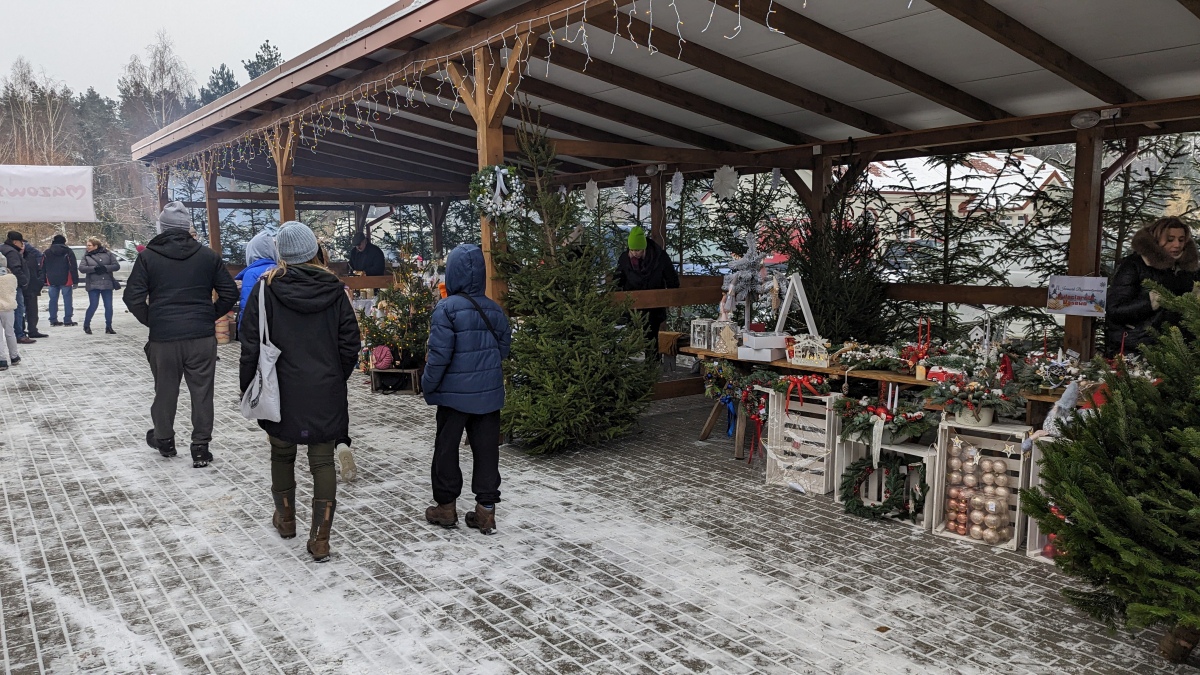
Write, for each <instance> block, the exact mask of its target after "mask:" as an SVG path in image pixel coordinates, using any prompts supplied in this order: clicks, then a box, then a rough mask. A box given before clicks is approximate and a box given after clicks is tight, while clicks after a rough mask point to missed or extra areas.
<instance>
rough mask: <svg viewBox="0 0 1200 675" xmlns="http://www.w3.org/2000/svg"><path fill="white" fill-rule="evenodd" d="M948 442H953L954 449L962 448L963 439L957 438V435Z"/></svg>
mask: <svg viewBox="0 0 1200 675" xmlns="http://www.w3.org/2000/svg"><path fill="white" fill-rule="evenodd" d="M950 442H951V443H953V444H954V449H955V450H962V446H963V439H961V438H959V437H958V436H955V437H954V438H952V439H950Z"/></svg>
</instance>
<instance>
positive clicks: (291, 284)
mask: <svg viewBox="0 0 1200 675" xmlns="http://www.w3.org/2000/svg"><path fill="white" fill-rule="evenodd" d="M275 246H276V249H277V250H278V252H279V266H278V267H276V268H275V269H273V270H271V271H270V272H269V273H267V274H265V275H263V276H262V278H261V279H260V280H259V282H258V283H256V284H255V286H254V290H252V291H251V292H250V297H249V299H248V301H247V303H246V308H245V313H244V315H243V318H242V327H241V329H240V330H239V331H238V339H239V341H240V342H241V344H242V356H241V373H240V374H241V388H242V392H245V391H246V389H247V388H248V387H249V386H250V383H251V381H252V380H253V379H254V376H255V372H256V370H257V368H258V352H259V346H260V345H259V325H258V324H259V309H258V303H259V299H258V298H259V294H260V293H266V309H267V328H268V331H269V332H270V338H271V342H272V343H273V344H274V345H275V346H276V347H278V348H279V350H280V356H279V360H278V361H277V362H276V372H277V374H278V378H279V401H280V406H279V409H280V420H279V421H278V422H270V421H266V420H260V421H259V423H258V424H259V426H261V427H262V428H263V430H265V431H266V432H267V436H268V440H269V441H270V443H271V491H272V492H273V493H274V499H275V515H274V517H273V518H272V519H271V522H272V524H273V525H274V526H275V529H276V530H278V531H279V535H280V536H281V537H283V538H284V539H291V538H292V537H294V536H296V502H295V497H296V472H295V466H294V465H295V461H296V445H297V444H298V443H302V444H304V445H307V446H308V466H309V471H310V472H311V473H312V476H313V500H312V506H313V508H312V528H311V529H310V530H309V535H308V552H309V553H310V554H312V557H313V560H314V561H316V562H325V561H326V560H329V531H330V527H331V526H332V524H333V512H334V508H335V507H336V505H337V478H336V476H335V472H334V466H333V452H334V446H335V444H336V443H337V441H338V439H340V438H344V437H346V436H348V435H349V432H350V417H349V413H348V411H347V402H346V380H348V379H350V375H352V374H353V373H354V366H355V364H356V363H357V362H358V350H359V348H360V346H361V342H360V338H359V332H358V321H357V319H356V318H355V316H354V310H353V309H352V308H351V306H350V299H349V298H348V297H347V296H346V293H345V291H344V290H343V286H342V282H341V281H340V280H339V279H338V278H337V277H336V276H334V274H333V273H332V272H330V271H329V269H328V268H327V267H326V266H325V264H326V258H325V252H324V251H322V250H321V248H320V246H319V245H318V244H317V238H316V236H314V235H313V233H312V230H310V229H308V228H307V227H305V226H304V225H302V224H301V223H297V222H289V223H285V224H284V225H283V227H281V228H280V229H279V234H278V235H277V236H276V240H275Z"/></svg>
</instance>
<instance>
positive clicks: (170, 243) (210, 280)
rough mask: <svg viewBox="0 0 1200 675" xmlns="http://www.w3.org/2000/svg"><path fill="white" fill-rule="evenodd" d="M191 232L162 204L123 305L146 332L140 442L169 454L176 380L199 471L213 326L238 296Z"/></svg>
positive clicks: (206, 434) (203, 458)
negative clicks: (149, 394) (147, 392)
mask: <svg viewBox="0 0 1200 675" xmlns="http://www.w3.org/2000/svg"><path fill="white" fill-rule="evenodd" d="M191 227H192V218H191V215H190V213H189V212H188V209H187V207H185V206H184V205H183V204H182V203H181V202H171V203H169V204H167V206H166V208H164V209H163V211H162V214H160V215H159V217H158V231H159V233H160V234H159V235H158V236H156V237H155V238H153V239H151V240H150V242H149V243H148V244H146V248H145V250H144V251H142V252H141V254H140V255H138V258H137V262H135V263H134V265H133V271H132V272H131V273H130V275H129V281H128V283H126V285H125V294H124V296H123V299H124V300H125V306H126V307H128V308H129V311H130V312H131V313H132V314H133V315H134V316H135V317H137V320H138V321H140V322H142V323H143V324H144V325H146V326H149V327H150V341H149V342H147V343H146V360H147V361H149V363H150V372H152V373H153V374H154V403H153V404H152V405H151V406H150V417H151V419H153V421H154V428H153V429H150V430H149V431H147V432H146V444H147V445H149V446H150V447H151V448H154V449H156V450H158V452H159V454H161V455H162V456H163V457H174V456H175V455H176V450H175V411H176V408H177V406H178V404H179V381H180V379H184V380H186V381H187V386H188V391H189V392H191V395H192V445H191V453H192V466H194V467H196V468H201V467H205V466H208V463H209V462H211V461H212V453H211V452H210V451H209V449H208V444H209V442H210V441H212V427H213V385H214V383H215V380H216V372H217V371H216V363H217V339H216V320H217V319H218V318H219V317H222V316H225V314H226V313H227V312H228V311H229V310H230V309H231V308H232V307H233V304H234V303H235V302H236V301H237V297H238V292H237V286H236V285H235V284H234V283H233V278H232V277H230V276H229V271H228V270H226V269H225V263H224V262H222V261H221V259H220V258H219V257H218V256H217V254H216V253H215V252H213V251H212V250H211V249H208V248H206V247H204V246H201V245H200V243H199V242H197V241H196V240H195V239H193V238H192V235H191V233H190V231H189V230H190V229H191ZM213 291H216V294H217V300H216V301H215V302H214V301H213V299H212V294H213Z"/></svg>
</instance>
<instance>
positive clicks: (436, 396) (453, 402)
mask: <svg viewBox="0 0 1200 675" xmlns="http://www.w3.org/2000/svg"><path fill="white" fill-rule="evenodd" d="M483 290H484V267H483V251H482V250H480V248H479V247H478V246H476V245H475V244H461V245H459V246H458V247H457V248H455V249H454V250H453V251H451V252H450V255H449V256H448V257H447V258H446V294H447V295H446V298H445V299H443V300H442V301H441V302H439V303H438V306H437V308H436V309H434V310H433V317H432V319H431V325H430V329H429V349H428V353H427V355H426V360H425V373H424V374H423V375H422V377H421V389H422V390H423V391H424V394H425V402H426V403H428V404H430V405H436V406H437V407H438V408H437V436H436V438H435V440H434V443H433V468H432V470H431V476H432V480H433V499H434V501H436V502H437V506H431V507H429V508H428V509H426V510H425V520H427V521H429V522H430V523H433V524H434V525H441V526H443V527H456V526H457V525H458V511H457V509H456V505H455V502H456V500H457V499H458V497H459V495H460V494H462V488H463V476H462V469H461V468H459V466H458V446H459V444H460V443H461V442H462V435H463V430H464V429H465V430H466V432H467V440H468V441H470V443H471V454H472V456H473V457H474V465H475V468H474V472H473V475H472V476H471V491H472V492H474V493H475V510H474V511H471V512H469V513H467V515H466V518H465V520H466V523H467V527H473V528H475V529H477V530H479V531H480V532H482V533H483V534H491V533H492V532H494V531H495V530H496V502H498V501H500V409H501V408H503V407H504V371H503V370H502V368H501V361H503V360H504V359H505V358H507V357H508V347H509V343H510V341H511V337H512V336H511V333H510V332H509V327H508V317H506V316H505V315H504V310H502V309H500V305H497V304H496V303H495V302H493V301H492V300H491V299H489V298H488V297H486V296H485V295H484V294H483Z"/></svg>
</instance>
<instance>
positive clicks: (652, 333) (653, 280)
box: [613, 226, 679, 355]
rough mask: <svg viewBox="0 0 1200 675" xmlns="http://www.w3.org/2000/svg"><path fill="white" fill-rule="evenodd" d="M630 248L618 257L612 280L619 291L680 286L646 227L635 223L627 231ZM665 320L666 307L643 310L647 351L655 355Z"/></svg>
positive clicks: (669, 263) (665, 257) (672, 268)
mask: <svg viewBox="0 0 1200 675" xmlns="http://www.w3.org/2000/svg"><path fill="white" fill-rule="evenodd" d="M628 245H629V250H628V251H626V252H625V253H622V254H621V257H620V258H619V259H618V260H617V273H616V275H615V276H614V279H613V281H614V283H615V284H616V286H617V288H619V289H621V290H622V291H649V290H654V289H658V288H679V274H677V273H676V272H675V266H674V265H672V264H671V259H670V258H668V257H667V252H666V251H664V250H663V249H662V248H660V247H659V245H658V244H657V243H656V242H655V241H654V240H653V239H650V238H648V237H647V236H646V232H645V230H643V229H642V228H641V227H639V226H634V227H633V229H632V230H630V231H629V240H628ZM666 320H667V310H666V308H665V307H654V308H651V309H648V310H646V341H647V343H648V345H647V352H646V353H647V354H650V355H657V354H658V329H659V327H660V326H662V324H663V322H664V321H666Z"/></svg>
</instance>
